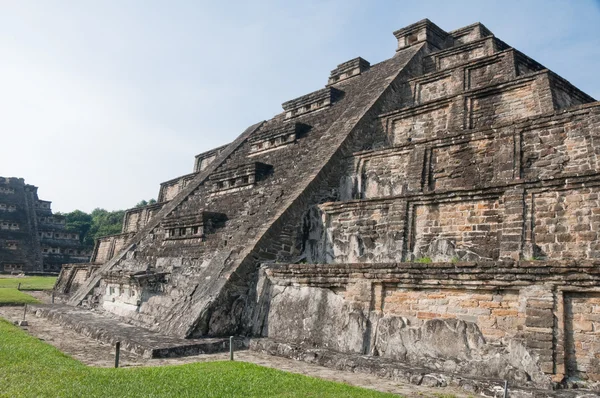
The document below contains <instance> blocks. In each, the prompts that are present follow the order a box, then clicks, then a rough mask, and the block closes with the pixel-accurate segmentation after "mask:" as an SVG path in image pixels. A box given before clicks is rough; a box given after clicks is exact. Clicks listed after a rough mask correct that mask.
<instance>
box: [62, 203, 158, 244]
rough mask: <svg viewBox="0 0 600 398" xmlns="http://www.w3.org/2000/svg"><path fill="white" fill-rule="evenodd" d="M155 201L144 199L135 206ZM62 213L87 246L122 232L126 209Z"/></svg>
mask: <svg viewBox="0 0 600 398" xmlns="http://www.w3.org/2000/svg"><path fill="white" fill-rule="evenodd" d="M154 203H156V200H155V199H150V200H148V201H146V200H142V201H140V202H139V203H138V204H137V205H136V206H135V207H143V206H147V205H151V204H154ZM58 214H61V213H58ZM62 215H63V216H65V223H66V228H67V230H68V231H71V232H77V233H78V234H79V240H80V241H81V243H83V244H85V245H86V246H94V241H95V240H96V239H98V238H100V237H102V236H106V235H114V234H118V233H121V230H122V228H123V216H124V215H125V210H115V211H108V210H105V209H101V208H96V209H94V210H93V211H92V212H91V213H90V214H88V213H86V212H84V211H81V210H74V211H72V212H70V213H62Z"/></svg>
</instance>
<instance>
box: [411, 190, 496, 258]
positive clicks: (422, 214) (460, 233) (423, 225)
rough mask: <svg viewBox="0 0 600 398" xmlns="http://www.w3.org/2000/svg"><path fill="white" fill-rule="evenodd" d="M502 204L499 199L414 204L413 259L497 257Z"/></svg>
mask: <svg viewBox="0 0 600 398" xmlns="http://www.w3.org/2000/svg"><path fill="white" fill-rule="evenodd" d="M503 211H504V209H503V205H502V203H501V202H500V199H499V198H497V197H496V198H486V199H479V200H470V201H461V202H458V201H448V202H442V203H424V204H415V205H414V207H413V211H412V214H413V220H412V225H414V228H413V233H412V236H411V242H410V243H409V246H410V247H411V250H410V251H411V255H412V258H413V259H416V260H419V259H428V260H429V261H474V260H496V259H498V258H499V255H500V237H501V231H502V214H503Z"/></svg>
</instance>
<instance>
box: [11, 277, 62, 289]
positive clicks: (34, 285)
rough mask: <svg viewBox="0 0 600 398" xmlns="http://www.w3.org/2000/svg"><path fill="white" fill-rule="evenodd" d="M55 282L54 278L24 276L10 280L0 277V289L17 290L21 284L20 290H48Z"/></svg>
mask: <svg viewBox="0 0 600 398" xmlns="http://www.w3.org/2000/svg"><path fill="white" fill-rule="evenodd" d="M54 282H56V277H55V276H25V277H23V278H10V277H6V276H0V288H3V287H12V288H15V289H16V288H17V286H19V283H20V284H21V290H50V289H52V288H53V287H54Z"/></svg>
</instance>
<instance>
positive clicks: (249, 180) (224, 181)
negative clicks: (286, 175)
mask: <svg viewBox="0 0 600 398" xmlns="http://www.w3.org/2000/svg"><path fill="white" fill-rule="evenodd" d="M272 172H273V166H271V165H269V164H265V163H261V162H253V163H249V164H244V165H241V166H238V167H235V168H231V169H226V170H223V171H219V172H216V173H213V174H211V176H210V177H209V181H210V183H211V184H212V192H213V194H223V193H229V192H236V191H240V190H243V189H248V188H252V187H253V186H254V185H255V184H256V183H257V182H259V181H261V180H263V179H264V178H266V177H267V176H269V175H270V174H271V173H272Z"/></svg>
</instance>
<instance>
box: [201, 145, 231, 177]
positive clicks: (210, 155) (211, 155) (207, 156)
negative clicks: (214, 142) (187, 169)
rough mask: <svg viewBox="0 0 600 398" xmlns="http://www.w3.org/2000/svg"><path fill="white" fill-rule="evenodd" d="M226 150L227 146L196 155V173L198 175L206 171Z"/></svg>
mask: <svg viewBox="0 0 600 398" xmlns="http://www.w3.org/2000/svg"><path fill="white" fill-rule="evenodd" d="M225 148H227V145H223V146H221V147H218V148H215V149H212V150H210V151H207V152H203V153H200V154H198V155H196V157H195V159H194V172H195V173H197V172H199V171H202V170H204V169H206V168H207V167H208V166H209V165H210V164H211V163H212V162H213V160H215V159H216V158H217V156H218V155H219V154H220V153H221V152H223V151H224V150H225Z"/></svg>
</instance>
